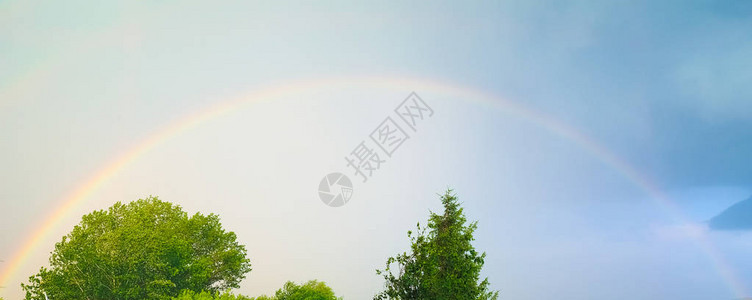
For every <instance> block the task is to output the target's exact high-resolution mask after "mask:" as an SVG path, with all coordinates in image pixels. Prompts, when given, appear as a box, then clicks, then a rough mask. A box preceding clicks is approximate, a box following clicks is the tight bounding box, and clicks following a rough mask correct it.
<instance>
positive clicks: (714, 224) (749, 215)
mask: <svg viewBox="0 0 752 300" xmlns="http://www.w3.org/2000/svg"><path fill="white" fill-rule="evenodd" d="M709 225H710V229H712V230H752V197H750V198H749V199H747V200H744V201H741V202H739V203H736V204H734V205H732V206H731V207H729V208H727V209H726V210H724V211H723V212H721V213H720V214H719V215H717V216H715V217H713V218H712V219H710V223H709Z"/></svg>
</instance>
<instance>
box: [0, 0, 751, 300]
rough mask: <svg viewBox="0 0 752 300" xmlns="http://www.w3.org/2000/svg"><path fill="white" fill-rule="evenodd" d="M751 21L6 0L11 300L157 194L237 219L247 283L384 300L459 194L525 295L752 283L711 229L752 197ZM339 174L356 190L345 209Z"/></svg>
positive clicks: (498, 276)
mask: <svg viewBox="0 0 752 300" xmlns="http://www.w3.org/2000/svg"><path fill="white" fill-rule="evenodd" d="M750 16H752V2H749V1H723V2H718V1H661V2H658V3H657V2H656V1H494V2H493V3H486V2H466V3H465V2H463V3H455V2H443V1H439V2H431V3H428V2H390V1H379V2H370V3H368V2H361V3H355V2H351V1H327V2H320V3H316V4H314V3H306V2H293V1H276V2H274V3H273V4H272V3H271V2H257V1H227V2H222V3H217V2H216V1H212V2H209V1H205V2H197V1H180V2H177V1H151V2H132V1H108V2H104V3H90V2H85V1H65V2H41V1H0V58H1V59H0V141H1V142H0V166H2V168H0V179H1V180H0V212H2V218H0V226H1V227H2V228H3V229H4V230H3V231H2V235H0V237H1V238H0V260H2V262H0V278H2V279H0V280H2V281H3V282H1V283H0V285H2V286H3V288H1V289H0V297H5V298H6V299H20V298H21V297H22V291H21V288H20V283H22V282H25V280H26V278H28V276H30V275H32V274H33V273H34V272H35V271H37V270H38V269H39V268H40V267H41V266H44V265H46V263H47V258H48V255H49V252H50V251H52V249H53V248H54V244H55V243H56V242H58V241H60V239H61V238H62V236H63V235H65V234H66V233H67V232H69V231H70V230H71V229H72V227H73V226H74V225H75V224H77V223H78V222H79V221H80V218H81V216H82V215H84V214H86V213H88V212H90V211H92V210H96V209H103V208H107V207H109V206H111V205H112V204H113V203H115V202H118V201H122V202H128V201H133V200H136V199H139V198H145V197H148V196H149V195H155V196H159V197H160V199H162V200H166V201H170V202H173V203H176V204H179V205H181V206H182V207H183V208H184V209H185V210H186V211H188V212H189V213H195V212H201V213H216V214H218V215H219V216H220V218H221V220H222V224H223V225H224V227H225V228H226V229H228V230H232V231H234V232H236V233H237V236H238V240H239V242H241V243H243V244H244V245H246V247H247V249H248V254H249V258H250V259H251V263H252V265H253V271H251V272H250V273H248V274H247V278H246V279H245V280H244V281H243V282H242V283H241V287H240V288H239V289H237V290H236V292H239V293H242V294H246V295H249V296H257V295H260V294H268V293H272V292H273V291H274V290H276V289H278V288H280V287H281V286H282V284H283V283H284V282H285V281H287V280H293V281H297V282H302V281H305V280H309V279H318V280H322V281H325V282H326V283H327V284H328V285H330V286H331V287H332V288H333V289H334V290H335V291H336V293H337V294H338V295H340V296H344V297H345V298H346V299H369V298H371V297H372V296H373V295H374V294H375V293H377V292H378V291H379V290H380V289H381V288H382V286H383V281H382V280H381V279H380V278H379V277H378V276H377V275H376V273H375V269H377V268H379V269H380V268H383V266H384V263H385V261H386V259H387V258H388V257H389V256H392V255H395V254H397V253H400V252H402V251H406V250H407V249H408V247H409V243H408V238H407V236H406V233H407V231H408V230H411V229H414V227H415V224H416V223H417V222H419V221H420V222H424V221H425V220H426V218H427V217H428V214H429V211H437V210H439V209H441V206H440V202H439V198H438V196H437V194H438V193H442V192H443V191H445V190H446V189H447V188H453V189H454V191H455V192H456V193H457V196H458V197H459V199H460V200H461V201H462V202H463V205H464V207H465V212H466V214H467V216H468V218H469V219H471V220H478V222H479V228H478V231H477V234H476V241H475V244H474V245H475V246H476V248H477V249H478V250H480V251H485V252H486V253H487V255H488V256H487V259H486V264H485V266H484V269H483V275H484V276H488V278H489V281H490V283H491V287H492V288H493V289H496V290H499V291H500V294H501V298H502V299H533V298H537V299H548V298H557V299H604V298H611V299H739V298H743V297H752V284H750V282H752V258H750V257H749V249H752V234H751V233H749V232H747V231H744V230H737V231H719V230H711V229H710V228H708V226H707V221H708V220H710V219H711V218H712V217H714V216H716V215H718V214H719V213H721V212H722V211H724V210H725V209H726V208H728V207H730V206H731V205H733V204H734V203H737V202H739V201H742V200H745V199H747V198H749V197H750V196H751V195H752V186H751V185H750V180H752V168H750V167H749V166H751V165H752V159H751V158H750V157H749V155H748V154H749V153H750V152H752V142H751V141H752V139H750V137H752V136H751V135H752V134H751V133H752V101H750V100H749V99H750V98H752V87H751V86H750V85H749V82H750V81H752V56H750V55H749V53H752V36H750V35H749V28H752V18H750ZM412 92H414V93H416V94H417V95H418V96H419V97H420V99H422V100H423V101H424V104H425V105H427V106H428V107H430V108H431V110H432V111H433V114H431V115H430V116H429V115H426V116H424V118H423V119H420V120H419V122H417V123H416V124H417V125H416V126H415V128H414V130H413V129H411V128H408V127H406V126H405V125H406V124H405V123H404V121H403V120H402V119H400V118H399V114H397V112H395V109H398V107H401V105H402V103H403V100H406V99H407V97H408V96H409V95H410V94H411V93H412ZM387 118H392V120H393V121H395V124H397V126H402V127H404V131H405V134H406V135H408V136H409V138H408V139H406V140H405V141H404V143H402V144H400V146H399V148H398V149H396V150H395V151H394V152H393V153H392V155H391V156H386V155H384V154H382V156H381V157H382V158H386V159H385V163H383V164H381V165H380V167H379V168H378V169H377V170H374V171H373V173H372V174H371V176H370V177H368V178H367V181H366V182H363V180H362V178H361V177H360V176H359V175H358V174H356V173H355V170H354V169H353V168H352V167H349V166H347V162H346V160H345V158H346V157H350V155H351V154H352V153H353V152H354V151H355V149H356V148H357V147H358V146H359V145H360V143H361V142H368V143H370V135H371V134H372V133H373V132H374V130H376V129H377V128H379V127H380V124H382V122H383V121H384V120H386V119H387ZM371 146H373V145H371ZM373 147H375V146H373ZM374 149H375V148H374ZM375 150H376V151H378V149H375ZM336 172H339V173H343V174H345V175H346V176H348V177H349V178H350V179H351V180H352V184H353V194H352V198H351V199H350V200H349V202H348V203H346V204H345V205H343V206H341V207H330V206H327V205H326V204H324V203H323V202H322V201H321V200H320V199H319V195H318V187H319V183H320V181H321V179H322V178H323V177H324V176H325V175H327V174H329V173H336Z"/></svg>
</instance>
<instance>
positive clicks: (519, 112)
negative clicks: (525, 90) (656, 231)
mask: <svg viewBox="0 0 752 300" xmlns="http://www.w3.org/2000/svg"><path fill="white" fill-rule="evenodd" d="M333 87H334V88H337V87H343V88H352V87H373V88H401V89H409V90H415V91H417V92H419V93H420V92H421V91H427V92H435V93H441V94H442V95H447V96H453V97H457V98H458V99H466V100H468V101H473V102H477V103H480V104H484V105H488V106H490V107H492V108H495V109H498V110H499V111H503V112H506V113H510V114H513V115H515V116H519V117H521V118H522V119H524V120H526V121H529V122H531V123H532V124H535V125H536V126H539V127H541V128H543V129H545V130H547V131H549V132H551V133H553V134H555V135H557V136H560V137H562V138H564V139H566V140H569V141H571V142H573V143H575V144H577V145H578V146H580V147H582V148H583V149H584V150H585V151H587V152H588V153H590V154H591V155H593V156H594V157H595V158H597V159H598V160H600V161H601V162H602V163H603V164H604V165H606V166H608V167H610V168H611V169H613V170H615V171H616V172H618V173H619V174H621V175H622V176H623V177H624V178H626V179H627V180H629V181H630V182H632V183H633V184H635V185H636V186H637V187H639V188H640V189H642V190H643V191H645V192H646V193H647V194H649V195H650V197H651V198H652V199H653V200H654V201H655V202H656V203H657V204H658V205H659V206H661V207H662V208H663V209H664V210H665V211H666V212H667V213H668V214H669V215H670V217H671V218H673V219H674V220H675V221H679V222H683V221H686V220H687V218H686V217H685V216H684V215H683V214H682V212H681V210H680V209H679V207H678V206H677V205H676V204H675V203H674V202H673V201H672V200H671V198H670V197H669V196H668V195H666V194H665V193H663V192H662V191H661V189H660V188H658V186H656V185H654V184H653V183H652V182H651V180H648V179H647V178H646V177H645V176H643V175H642V174H640V173H639V172H638V171H637V170H636V169H635V168H634V167H632V166H631V165H629V164H628V163H627V162H626V161H624V160H622V159H621V158H619V157H618V156H617V155H615V154H614V153H613V152H611V151H609V150H608V149H607V148H606V147H604V146H603V145H601V144H600V143H598V142H597V141H595V140H593V139H592V138H590V137H589V136H587V135H585V134H583V133H581V132H580V131H579V130H577V129H576V128H574V127H572V126H570V125H568V124H566V123H563V122H561V121H558V120H556V119H555V118H553V117H551V116H549V115H546V114H543V113H541V112H538V111H534V110H532V109H530V108H528V107H525V106H523V105H521V104H519V103H515V102H512V101H508V100H504V99H501V98H498V97H494V96H492V95H489V94H485V93H483V92H480V91H477V90H474V89H470V88H467V87H463V86H458V85H453V84H449V83H446V82H439V81H433V80H424V79H416V78H399V77H348V78H328V79H314V80H303V81H297V82H292V83H286V84H280V85H274V86H270V87H268V88H264V89H258V90H253V91H250V92H248V93H246V94H243V95H241V96H239V97H237V98H232V99H228V100H225V101H221V102H219V104H217V105H213V106H210V107H208V108H206V109H203V110H200V111H197V112H195V113H192V114H188V115H186V116H183V117H181V118H178V119H177V120H175V121H173V122H171V123H169V124H168V125H166V126H164V127H163V128H161V129H159V130H157V131H155V132H154V133H153V134H151V135H149V136H148V137H146V138H145V139H144V140H143V141H141V142H140V143H138V144H137V145H135V146H134V147H133V148H131V149H130V150H128V151H127V152H124V153H122V154H121V155H119V156H117V157H115V158H114V159H113V160H112V161H110V162H109V163H107V164H105V166H104V167H103V168H102V169H100V170H99V171H98V172H96V173H95V174H94V175H93V176H91V177H90V178H89V179H88V180H86V181H85V182H84V183H83V184H81V185H80V186H78V187H77V188H76V189H75V190H74V191H73V192H72V193H70V194H69V195H67V196H66V197H64V198H63V200H62V202H61V203H62V204H61V205H60V206H59V207H57V208H55V209H54V211H53V213H52V214H51V215H50V216H49V217H48V218H47V219H46V220H45V221H44V222H43V223H41V224H39V226H38V227H36V228H35V229H34V230H33V231H32V232H31V234H29V235H28V238H27V240H26V241H24V242H23V243H22V246H21V247H20V248H18V250H17V251H16V252H15V253H14V255H13V256H12V258H11V259H10V260H9V261H8V262H7V265H6V266H5V267H4V269H3V270H2V271H1V272H0V286H5V285H7V283H8V282H9V281H10V280H11V279H12V278H16V277H17V276H19V274H17V273H18V270H19V269H20V267H21V266H23V265H24V264H25V263H26V262H27V260H28V258H29V256H30V255H31V253H32V252H33V251H34V250H35V249H37V248H38V247H39V246H40V245H41V244H42V243H43V242H44V241H45V240H46V239H47V238H48V235H49V232H51V231H52V229H53V228H55V227H56V226H57V225H58V224H60V223H61V221H63V220H65V219H66V218H68V217H69V215H70V213H71V212H72V211H73V210H74V209H75V208H76V207H78V206H79V205H81V204H82V203H84V202H85V201H86V200H87V199H88V198H89V197H90V196H91V195H92V194H93V193H94V192H95V191H97V190H98V189H99V188H100V187H101V186H102V185H103V184H104V183H106V182H108V180H110V179H111V178H112V177H113V176H115V175H116V174H118V173H119V172H120V171H121V170H123V168H124V167H126V166H128V165H130V164H131V163H133V162H134V161H136V160H138V159H139V157H141V156H142V155H144V154H145V153H147V152H148V151H149V150H151V149H152V148H154V147H155V146H157V145H159V144H161V143H164V142H165V141H167V140H169V139H170V138H171V137H174V136H176V135H179V134H180V133H182V132H185V131H187V130H190V129H191V128H194V127H196V126H199V125H201V124H202V123H204V122H207V121H209V120H212V119H215V118H218V117H220V116H222V115H225V114H227V113H230V112H232V111H235V110H238V109H240V108H242V107H244V106H245V105H249V104H252V103H258V102H262V101H272V100H274V99H278V98H281V97H284V96H290V95H295V94H298V93H301V92H308V91H315V90H317V89H324V88H327V89H329V88H333ZM405 91H408V90H405ZM695 243H696V245H697V246H698V247H699V248H700V249H701V250H703V251H704V252H705V253H706V254H707V255H708V257H709V258H710V260H711V262H712V264H713V265H714V267H715V268H716V271H717V272H718V274H719V275H720V276H721V277H722V278H723V280H724V282H725V283H726V284H727V285H728V287H729V288H730V289H731V291H732V292H733V293H734V294H736V295H737V296H738V297H744V296H747V295H749V294H748V293H747V290H746V288H745V286H744V284H743V283H742V281H741V280H739V278H738V277H737V276H736V275H735V272H734V270H733V269H732V268H731V266H730V265H729V264H728V263H727V262H726V261H725V259H724V258H723V256H722V255H721V253H720V252H719V251H717V249H716V248H715V247H714V245H713V244H712V243H711V242H710V241H709V240H708V239H707V237H705V236H704V235H701V236H699V237H696V238H695Z"/></svg>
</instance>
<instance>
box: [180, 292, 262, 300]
mask: <svg viewBox="0 0 752 300" xmlns="http://www.w3.org/2000/svg"><path fill="white" fill-rule="evenodd" d="M172 299H173V300H253V299H251V298H248V297H246V296H243V295H233V294H230V293H229V292H224V293H221V294H219V293H211V292H207V291H201V292H194V291H191V290H183V291H182V292H181V293H180V295H178V296H177V297H175V298H172Z"/></svg>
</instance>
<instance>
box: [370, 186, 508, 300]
mask: <svg viewBox="0 0 752 300" xmlns="http://www.w3.org/2000/svg"><path fill="white" fill-rule="evenodd" d="M441 203H442V204H443V205H444V213H443V214H435V213H433V212H431V214H430V217H429V219H428V226H427V227H421V226H420V223H418V225H417V232H416V234H415V235H413V232H411V231H408V232H407V236H408V238H409V239H410V242H411V246H410V250H411V251H410V253H407V252H404V253H402V254H398V255H397V256H395V257H390V258H389V259H387V262H386V268H385V269H384V270H376V273H377V274H378V275H381V276H383V277H384V280H385V281H386V283H385V290H384V291H382V292H381V293H379V294H377V295H376V296H375V297H374V299H401V300H423V299H430V300H470V299H472V300H475V299H498V296H499V292H498V291H490V290H489V282H488V278H485V279H483V280H482V281H480V271H481V269H482V268H483V264H484V261H485V257H486V253H485V252H484V253H478V252H477V251H476V250H475V248H474V247H473V245H472V244H471V242H472V241H473V240H474V238H473V233H474V232H475V230H476V229H477V227H478V223H477V221H476V222H472V223H469V224H466V223H467V219H466V218H465V214H464V212H463V209H462V207H460V203H459V202H458V200H457V197H456V195H455V194H453V193H452V190H448V191H446V193H444V195H442V196H441ZM393 264H396V265H397V266H398V269H397V270H395V271H397V274H396V275H395V274H394V273H393V269H392V265H393Z"/></svg>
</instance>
